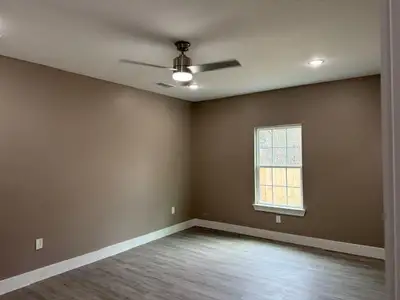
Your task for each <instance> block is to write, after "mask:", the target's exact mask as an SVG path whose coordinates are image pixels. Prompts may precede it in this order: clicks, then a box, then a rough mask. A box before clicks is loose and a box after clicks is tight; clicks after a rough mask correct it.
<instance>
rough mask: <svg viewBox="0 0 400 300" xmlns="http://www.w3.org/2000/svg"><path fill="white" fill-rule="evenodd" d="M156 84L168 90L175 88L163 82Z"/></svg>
mask: <svg viewBox="0 0 400 300" xmlns="http://www.w3.org/2000/svg"><path fill="white" fill-rule="evenodd" d="M156 84H157V85H158V86H161V87H163V88H166V89H168V88H172V87H174V86H173V85H171V84H168V83H163V82H157V83H156Z"/></svg>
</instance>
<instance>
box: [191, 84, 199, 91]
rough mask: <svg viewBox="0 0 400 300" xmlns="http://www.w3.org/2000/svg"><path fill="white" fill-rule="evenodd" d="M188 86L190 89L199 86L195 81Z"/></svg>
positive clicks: (195, 88)
mask: <svg viewBox="0 0 400 300" xmlns="http://www.w3.org/2000/svg"><path fill="white" fill-rule="evenodd" d="M189 88H190V89H192V90H197V89H198V88H199V86H198V84H197V83H192V84H191V85H189Z"/></svg>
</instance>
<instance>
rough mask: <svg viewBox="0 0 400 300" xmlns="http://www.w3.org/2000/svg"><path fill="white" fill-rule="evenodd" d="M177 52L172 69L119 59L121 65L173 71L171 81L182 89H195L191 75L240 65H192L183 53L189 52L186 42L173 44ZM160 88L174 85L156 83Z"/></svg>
mask: <svg viewBox="0 0 400 300" xmlns="http://www.w3.org/2000/svg"><path fill="white" fill-rule="evenodd" d="M175 46H176V48H177V50H178V51H179V52H180V54H179V56H177V57H175V58H174V60H173V67H172V68H171V67H165V66H159V65H154V64H148V63H144V62H140V61H134V60H129V59H121V60H120V62H122V63H129V64H134V65H141V66H146V67H154V68H160V69H168V70H171V71H173V73H172V79H174V80H175V81H176V82H177V84H178V85H180V86H184V87H197V85H196V84H194V83H193V81H192V80H193V74H196V73H200V72H210V71H216V70H222V69H227V68H234V67H241V64H240V62H239V61H237V60H236V59H231V60H224V61H217V62H212V63H208V64H202V65H192V60H191V59H190V58H189V57H187V56H186V55H185V52H187V51H189V48H190V43H189V42H187V41H177V42H176V43H175ZM157 84H158V85H159V86H162V87H174V85H171V84H167V83H162V82H159V83H157Z"/></svg>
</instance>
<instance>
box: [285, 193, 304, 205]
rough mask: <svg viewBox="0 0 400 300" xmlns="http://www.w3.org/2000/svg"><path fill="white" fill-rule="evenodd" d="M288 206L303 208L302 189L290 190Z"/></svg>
mask: <svg viewBox="0 0 400 300" xmlns="http://www.w3.org/2000/svg"><path fill="white" fill-rule="evenodd" d="M287 193H288V205H289V206H294V207H302V200H301V189H300V188H288V189H287Z"/></svg>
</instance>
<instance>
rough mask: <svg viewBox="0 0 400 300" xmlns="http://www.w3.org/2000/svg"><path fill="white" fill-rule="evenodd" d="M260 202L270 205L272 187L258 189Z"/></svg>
mask: <svg viewBox="0 0 400 300" xmlns="http://www.w3.org/2000/svg"><path fill="white" fill-rule="evenodd" d="M260 194H261V195H260V202H261V204H272V187H271V186H261V188H260Z"/></svg>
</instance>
